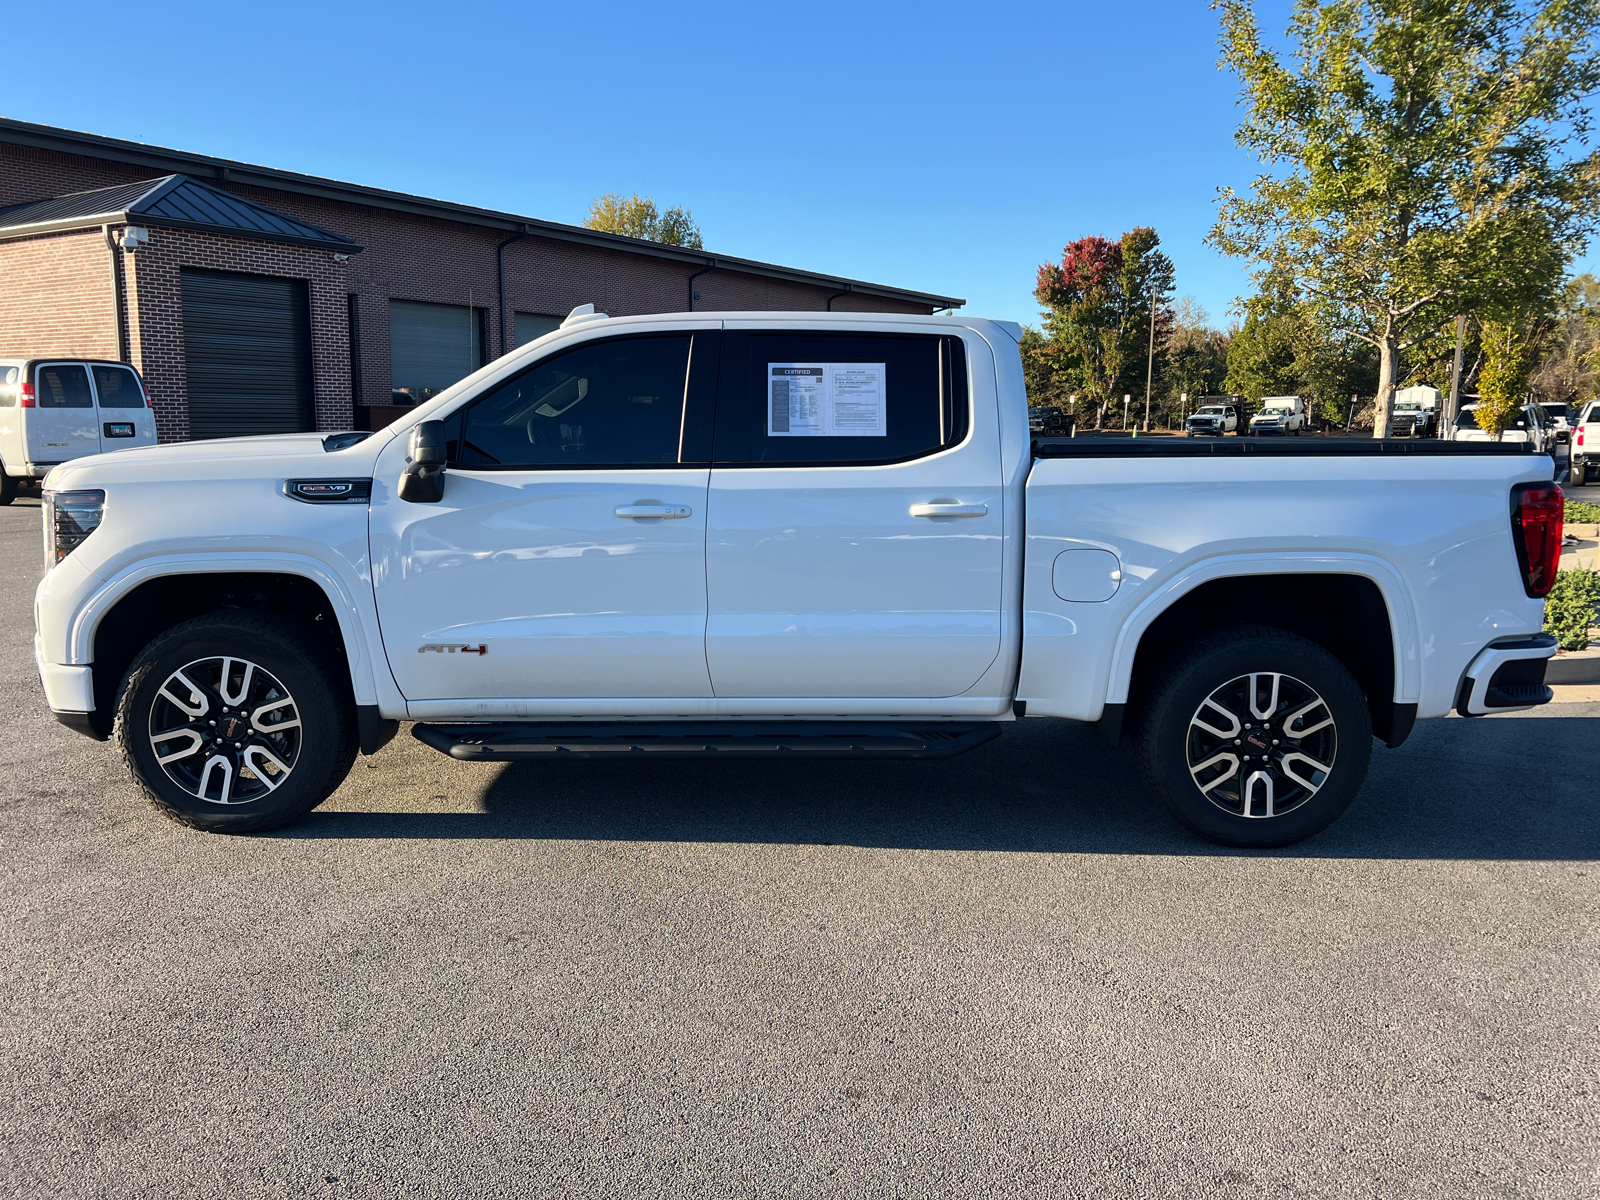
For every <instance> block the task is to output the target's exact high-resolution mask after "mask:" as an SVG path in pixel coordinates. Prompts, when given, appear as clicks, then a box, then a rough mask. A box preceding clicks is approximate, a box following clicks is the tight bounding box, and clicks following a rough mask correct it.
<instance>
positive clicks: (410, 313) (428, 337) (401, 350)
mask: <svg viewBox="0 0 1600 1200" xmlns="http://www.w3.org/2000/svg"><path fill="white" fill-rule="evenodd" d="M481 366H483V310H482V309H480V308H467V307H466V306H464V305H456V304H417V303H414V302H412V301H410V300H391V301H389V373H390V394H391V402H392V403H394V404H417V403H420V402H421V401H423V400H427V399H429V398H430V397H432V396H436V395H438V394H439V393H440V392H442V391H444V389H445V388H447V387H449V386H450V385H451V384H453V383H455V382H457V381H458V380H461V379H464V378H466V377H467V376H468V375H470V374H472V373H473V372H474V371H476V370H477V369H478V368H479V367H481Z"/></svg>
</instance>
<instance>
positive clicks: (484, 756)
mask: <svg viewBox="0 0 1600 1200" xmlns="http://www.w3.org/2000/svg"><path fill="white" fill-rule="evenodd" d="M411 734H412V736H413V737H415V738H416V739H417V740H418V741H419V742H422V743H424V744H425V745H429V746H432V747H433V748H434V749H435V750H438V751H441V752H442V753H445V754H448V755H449V756H450V757H451V758H459V759H463V760H465V761H467V762H490V761H493V762H498V761H502V760H506V759H520V758H544V759H548V758H551V757H554V756H558V755H570V756H572V757H575V758H615V757H617V756H618V755H623V754H639V755H645V754H648V755H650V756H651V757H653V758H696V757H704V756H705V755H708V754H728V755H734V756H737V757H741V758H742V757H747V756H754V755H760V754H775V755H792V756H794V757H797V758H953V757H955V756H956V755H957V754H965V753H966V752H967V751H968V750H971V749H973V748H974V747H977V746H981V745H983V744H984V743H985V742H989V741H993V740H994V739H995V738H997V737H999V736H1000V724H999V722H997V721H980V722H973V721H963V722H954V721H928V722H918V723H916V724H899V723H896V722H894V721H856V722H849V723H842V722H827V721H776V722H768V721H629V722H622V723H616V724H601V723H599V722H568V723H565V724H556V723H552V722H539V721H505V722H498V723H494V724H489V723H483V724H470V725H413V726H412V727H411Z"/></svg>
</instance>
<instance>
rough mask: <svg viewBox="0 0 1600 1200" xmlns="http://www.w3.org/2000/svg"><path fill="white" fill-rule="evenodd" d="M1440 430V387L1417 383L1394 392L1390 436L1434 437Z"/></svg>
mask: <svg viewBox="0 0 1600 1200" xmlns="http://www.w3.org/2000/svg"><path fill="white" fill-rule="evenodd" d="M1438 432H1439V389H1438V388H1433V387H1428V386H1427V385H1426V384H1417V385H1416V386H1414V387H1408V388H1401V389H1400V390H1399V391H1397V392H1396V393H1395V394H1394V415H1393V418H1392V419H1391V420H1390V422H1389V436H1390V437H1433V436H1434V435H1435V434H1437V433H1438Z"/></svg>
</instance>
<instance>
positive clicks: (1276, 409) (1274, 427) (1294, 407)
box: [1250, 396, 1306, 437]
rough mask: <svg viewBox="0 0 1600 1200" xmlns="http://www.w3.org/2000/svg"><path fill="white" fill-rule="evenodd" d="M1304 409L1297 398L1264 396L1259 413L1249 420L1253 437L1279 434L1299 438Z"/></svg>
mask: <svg viewBox="0 0 1600 1200" xmlns="http://www.w3.org/2000/svg"><path fill="white" fill-rule="evenodd" d="M1305 424H1306V409H1305V405H1304V403H1302V402H1301V400H1300V397H1299V396H1264V397H1262V400H1261V411H1260V412H1258V413H1257V414H1256V415H1255V416H1253V417H1251V418H1250V433H1251V434H1252V435H1253V436H1259V435H1263V434H1267V435H1271V434H1279V435H1284V436H1287V435H1288V434H1291V433H1292V434H1294V435H1295V436H1296V437H1298V436H1300V431H1301V430H1302V429H1304V428H1305Z"/></svg>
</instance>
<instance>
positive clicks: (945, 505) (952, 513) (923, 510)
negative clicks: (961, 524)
mask: <svg viewBox="0 0 1600 1200" xmlns="http://www.w3.org/2000/svg"><path fill="white" fill-rule="evenodd" d="M911 515H912V516H913V517H986V516H988V515H989V506H988V505H987V504H959V503H957V502H956V501H954V500H931V501H929V502H928V503H927V504H913V505H912V506H911Z"/></svg>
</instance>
